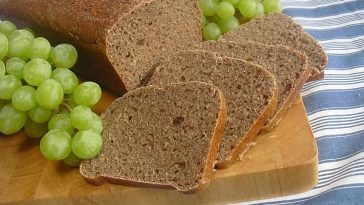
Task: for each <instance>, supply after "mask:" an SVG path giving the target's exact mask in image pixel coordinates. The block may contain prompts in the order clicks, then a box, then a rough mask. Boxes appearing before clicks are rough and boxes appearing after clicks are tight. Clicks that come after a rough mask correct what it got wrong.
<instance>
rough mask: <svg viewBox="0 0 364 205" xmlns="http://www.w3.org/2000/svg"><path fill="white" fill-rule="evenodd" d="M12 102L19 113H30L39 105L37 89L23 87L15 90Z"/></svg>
mask: <svg viewBox="0 0 364 205" xmlns="http://www.w3.org/2000/svg"><path fill="white" fill-rule="evenodd" d="M11 102H12V103H13V106H14V107H15V109H17V110H19V111H23V112H25V111H28V110H30V109H32V108H34V107H35V106H36V105H37V99H36V98H35V89H34V88H33V87H30V86H27V85H26V86H22V87H19V88H18V89H16V90H15V92H14V94H13V96H12V98H11Z"/></svg>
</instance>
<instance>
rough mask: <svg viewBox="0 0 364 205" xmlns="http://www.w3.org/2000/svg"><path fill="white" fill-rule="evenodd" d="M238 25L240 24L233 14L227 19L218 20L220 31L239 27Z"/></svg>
mask: <svg viewBox="0 0 364 205" xmlns="http://www.w3.org/2000/svg"><path fill="white" fill-rule="evenodd" d="M239 25H240V23H239V20H238V19H237V18H236V17H235V16H232V17H230V18H228V19H221V20H220V22H219V27H220V29H221V32H222V33H227V32H229V31H231V30H233V29H235V28H237V27H239Z"/></svg>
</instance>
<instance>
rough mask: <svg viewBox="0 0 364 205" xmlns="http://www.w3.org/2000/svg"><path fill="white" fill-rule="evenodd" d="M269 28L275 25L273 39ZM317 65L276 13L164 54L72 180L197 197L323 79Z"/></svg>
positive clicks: (317, 53)
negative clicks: (161, 189) (304, 91)
mask: <svg viewBox="0 0 364 205" xmlns="http://www.w3.org/2000/svg"><path fill="white" fill-rule="evenodd" d="M276 22H280V23H283V24H284V26H282V28H281V29H282V30H280V31H279V32H277V33H275V32H274V31H275V30H274V29H273V27H275V23H276ZM290 29H291V30H290ZM267 33H268V34H269V35H268V36H270V37H271V38H268V37H267V36H266V35H265V34H267ZM259 35H261V36H259ZM258 39H259V41H257V40H258ZM261 39H265V41H264V40H261ZM326 62H327V57H326V55H325V53H324V51H323V50H322V48H321V47H320V46H319V45H318V44H317V43H316V41H314V40H313V39H312V37H310V36H309V35H308V34H307V33H305V32H303V30H302V29H301V27H300V26H298V25H297V24H295V23H294V22H293V21H292V19H291V18H289V17H288V16H286V15H284V14H270V15H266V16H264V17H262V18H260V19H257V20H254V21H251V22H249V23H246V24H245V25H243V26H241V28H239V29H237V30H235V31H232V32H230V33H228V34H227V35H225V36H224V37H223V38H222V39H221V40H220V41H218V42H213V41H211V42H210V41H206V42H203V43H201V45H200V46H199V47H198V48H197V49H192V50H180V51H177V52H171V53H170V54H169V55H168V56H167V58H166V59H164V60H163V61H162V62H161V63H160V64H159V65H158V66H157V67H156V68H155V70H154V71H153V74H152V75H151V76H150V77H149V79H148V81H147V86H145V87H141V88H138V89H135V90H133V91H130V92H128V93H127V94H125V95H124V96H123V97H121V98H120V99H118V100H117V101H115V102H114V103H113V104H112V106H111V107H110V108H109V109H108V111H107V112H106V113H105V114H104V120H105V130H104V138H105V147H104V149H103V151H102V152H101V154H100V155H99V156H98V157H96V158H95V159H92V160H88V161H84V162H83V163H82V165H81V174H82V175H84V176H85V177H86V178H87V179H88V180H90V181H91V182H94V183H95V182H96V183H103V182H115V183H121V184H132V185H139V186H147V187H148V186H151V187H165V188H167V187H172V188H175V189H177V190H179V191H182V192H185V193H194V192H196V191H199V190H201V189H202V188H203V187H205V186H206V185H207V183H208V182H209V180H210V179H211V177H212V174H211V173H212V171H213V168H228V167H229V166H231V165H232V164H233V163H234V162H235V161H237V160H238V159H239V157H241V155H242V154H243V153H245V152H246V151H247V149H248V147H249V144H250V143H251V142H252V141H253V139H254V137H255V136H256V135H257V134H258V133H259V132H260V133H262V132H269V131H271V130H272V129H274V127H275V126H277V125H278V124H279V121H280V119H281V118H282V116H283V115H284V113H285V112H286V111H287V109H288V108H289V107H290V106H291V104H292V102H293V101H294V100H295V98H297V97H298V95H299V91H300V90H301V88H302V87H303V85H304V83H305V82H306V81H308V80H315V79H321V78H322V77H323V67H324V65H325V64H326Z"/></svg>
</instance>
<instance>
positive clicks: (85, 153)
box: [72, 130, 102, 159]
mask: <svg viewBox="0 0 364 205" xmlns="http://www.w3.org/2000/svg"><path fill="white" fill-rule="evenodd" d="M101 148H102V137H101V135H100V134H98V133H96V132H94V131H91V130H83V131H79V132H78V133H77V134H76V135H75V136H74V137H73V140H72V152H73V153H74V154H75V155H76V156H77V157H79V158H81V159H90V158H92V157H95V156H96V155H97V154H98V153H99V152H100V150H101Z"/></svg>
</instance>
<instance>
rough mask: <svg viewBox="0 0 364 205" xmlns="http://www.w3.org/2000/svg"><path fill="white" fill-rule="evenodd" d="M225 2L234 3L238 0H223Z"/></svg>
mask: <svg viewBox="0 0 364 205" xmlns="http://www.w3.org/2000/svg"><path fill="white" fill-rule="evenodd" d="M223 1H225V2H229V3H230V4H232V5H235V4H236V3H238V1H239V0H223Z"/></svg>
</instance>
